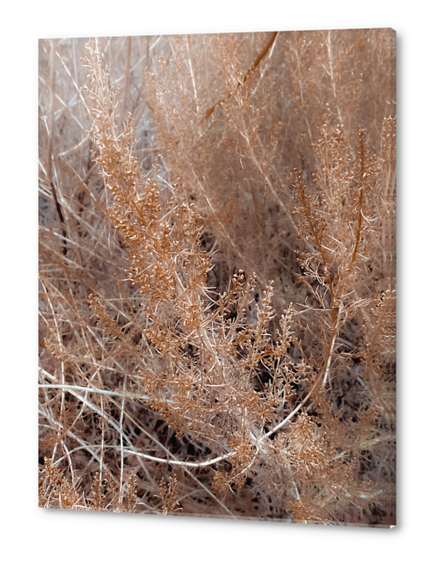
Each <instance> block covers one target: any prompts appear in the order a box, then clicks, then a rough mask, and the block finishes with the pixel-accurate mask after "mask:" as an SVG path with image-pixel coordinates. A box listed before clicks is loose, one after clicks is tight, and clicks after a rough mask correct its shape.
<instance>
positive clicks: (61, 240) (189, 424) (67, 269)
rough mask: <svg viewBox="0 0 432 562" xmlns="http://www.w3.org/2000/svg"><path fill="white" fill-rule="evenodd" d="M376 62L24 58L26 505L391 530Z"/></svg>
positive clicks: (64, 44)
mask: <svg viewBox="0 0 432 562" xmlns="http://www.w3.org/2000/svg"><path fill="white" fill-rule="evenodd" d="M395 53H396V34H395V32H394V31H393V30H391V29H354V30H323V31H281V32H265V33H264V32H262V33H261V32H260V33H253V32H250V33H235V34H224V33H221V34H204V35H176V36H164V35H161V36H152V37H149V36H143V37H103V38H101V37H98V38H63V39H43V40H40V42H39V374H38V376H39V387H38V392H39V468H38V470H39V505H40V507H43V508H61V509H72V510H78V511H80V510H81V511H83V510H89V511H103V512H122V513H136V514H153V515H170V516H200V517H214V518H226V519H232V520H235V519H249V520H267V521H275V522H276V521H278V522H290V523H300V524H321V525H352V526H372V527H373V526H375V527H391V526H393V525H395V523H396V158H395V157H396V121H395V116H396V54H395Z"/></svg>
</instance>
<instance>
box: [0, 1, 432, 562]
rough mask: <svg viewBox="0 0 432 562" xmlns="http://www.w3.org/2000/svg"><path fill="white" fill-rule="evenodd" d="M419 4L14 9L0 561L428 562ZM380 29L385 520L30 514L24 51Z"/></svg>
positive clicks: (31, 149) (33, 105)
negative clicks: (114, 41) (392, 499)
mask: <svg viewBox="0 0 432 562" xmlns="http://www.w3.org/2000/svg"><path fill="white" fill-rule="evenodd" d="M427 5H428V3H427V2H425V1H422V0H409V1H408V0H407V1H405V2H401V1H397V0H393V1H387V0H381V1H379V0H362V1H361V2H351V1H349V0H344V1H336V0H314V1H308V0H304V2H289V1H285V2H277V1H275V0H261V1H256V0H249V1H245V0H237V1H236V0H220V1H219V2H213V1H210V0H201V1H187V0H177V1H174V0H169V1H167V0H165V1H160V2H157V1H153V2H148V1H147V0H141V1H139V2H138V1H135V2H132V1H130V0H121V1H119V2H115V3H114V2H109V0H105V1H103V2H102V1H99V0H97V1H91V0H86V1H83V0H75V1H74V2H70V1H69V2H62V1H61V0H56V1H47V0H39V1H37V0H33V1H31V2H30V1H29V0H25V1H24V2H16V3H12V2H8V3H7V4H6V3H3V8H2V16H1V17H2V32H1V34H0V43H1V44H0V63H1V65H0V111H1V113H0V115H1V117H0V127H1V128H0V155H1V159H0V163H1V171H2V173H1V176H0V178H1V180H0V182H1V183H0V189H1V192H2V193H1V198H0V205H1V206H0V213H1V214H0V217H1V220H0V226H1V229H2V232H1V238H0V240H1V249H2V259H1V262H0V264H1V265H0V272H1V274H0V282H1V289H0V295H1V299H2V303H3V306H2V307H1V308H0V319H1V320H0V330H1V334H0V342H1V343H0V352H1V361H0V377H1V378H0V393H1V402H0V404H1V406H0V408H1V409H0V412H1V418H0V420H1V425H0V428H1V429H0V438H1V442H0V454H1V458H0V471H1V479H0V501H1V503H0V506H1V512H0V518H1V525H0V529H1V532H0V537H1V539H0V557H1V558H2V559H3V560H7V561H9V560H11V561H15V560H17V561H21V560H29V561H31V562H38V561H39V560H41V561H42V560H43V561H45V560H57V559H60V560H62V562H68V561H72V560H90V559H92V560H96V559H97V560H98V561H102V560H108V561H110V560H117V559H122V560H131V559H133V560H161V561H165V560H167V561H168V560H170V561H171V560H172V561H173V562H174V561H175V562H177V561H182V560H192V559H194V560H200V561H203V562H204V561H205V562H207V561H209V562H211V561H213V560H215V561H216V560H218V561H220V562H225V561H231V560H237V561H243V560H245V561H263V562H264V561H269V560H271V561H273V560H301V559H302V560H308V561H312V560H314V561H315V560H319V561H327V560H335V559H341V560H344V559H346V560H350V562H351V561H352V562H355V561H357V560H359V561H360V560H362V561H363V560H367V561H369V560H370V561H375V560H391V561H393V560H404V559H406V558H407V557H409V559H410V560H426V559H430V558H429V557H430V556H431V547H430V544H431V540H430V534H431V531H430V530H429V529H430V522H431V521H430V518H431V515H430V513H431V499H432V494H431V492H430V489H431V485H432V482H431V470H430V464H429V463H430V460H431V452H430V444H431V438H430V423H431V420H432V418H431V416H430V411H431V390H432V389H431V377H432V369H431V364H432V361H431V354H430V348H431V342H430V334H431V328H430V324H431V312H432V311H431V307H430V301H431V291H430V286H431V278H430V274H431V266H430V261H431V257H432V252H431V241H432V236H431V226H432V216H431V177H432V176H431V170H430V168H431V148H432V146H431V142H430V136H431V131H432V128H431V101H430V99H431V76H430V73H431V69H432V66H431V54H432V49H431V43H430V40H429V37H428V36H429V34H430V32H431V29H430V24H429V22H430V16H429V13H428V12H427V11H426V10H427ZM348 27H354V28H367V27H393V28H394V29H395V30H396V31H397V33H398V40H397V41H398V525H397V527H396V529H393V530H390V531H389V530H377V529H351V528H323V527H309V526H301V525H286V524H285V525H284V524H280V523H257V522H255V523H252V522H251V523H250V522H248V523H246V522H228V521H223V520H222V521H219V520H217V521H214V520H206V519H195V518H169V517H168V518H163V517H149V516H147V517H144V516H133V515H115V514H97V513H76V512H60V511H55V510H40V509H38V508H37V507H36V506H37V427H36V426H37V407H36V401H37V389H36V380H37V377H36V372H37V312H36V311H37V48H38V44H37V40H38V38H42V37H70V36H84V37H85V36H94V35H146V34H155V33H183V32H192V33H198V32H222V31H250V30H254V31H274V30H294V29H332V28H334V29H342V28H348Z"/></svg>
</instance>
